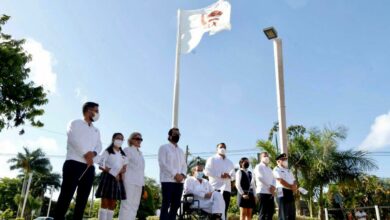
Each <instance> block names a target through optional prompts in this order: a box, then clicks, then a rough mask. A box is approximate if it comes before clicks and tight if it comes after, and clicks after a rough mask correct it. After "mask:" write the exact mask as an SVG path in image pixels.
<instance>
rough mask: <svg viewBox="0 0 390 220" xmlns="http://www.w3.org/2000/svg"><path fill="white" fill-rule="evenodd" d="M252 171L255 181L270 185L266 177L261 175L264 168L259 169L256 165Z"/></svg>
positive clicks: (266, 185)
mask: <svg viewBox="0 0 390 220" xmlns="http://www.w3.org/2000/svg"><path fill="white" fill-rule="evenodd" d="M254 173H255V178H256V180H257V181H259V182H261V184H263V186H265V187H270V185H269V184H268V183H267V181H266V178H265V177H264V175H263V174H264V170H263V169H261V167H260V166H256V168H255V171H254Z"/></svg>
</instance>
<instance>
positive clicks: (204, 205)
mask: <svg viewBox="0 0 390 220" xmlns="http://www.w3.org/2000/svg"><path fill="white" fill-rule="evenodd" d="M196 205H197V204H195V206H196ZM199 207H200V208H201V209H202V210H203V211H205V212H208V213H212V214H217V213H220V214H223V218H222V219H225V218H224V215H225V200H223V196H222V194H221V193H220V192H217V191H214V192H213V194H212V195H211V198H209V199H199Z"/></svg>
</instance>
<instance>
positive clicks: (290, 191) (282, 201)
mask: <svg viewBox="0 0 390 220" xmlns="http://www.w3.org/2000/svg"><path fill="white" fill-rule="evenodd" d="M276 162H277V164H278V166H277V167H275V168H274V171H273V174H274V177H275V179H276V189H277V190H276V191H277V192H276V194H277V201H278V207H279V220H295V201H294V193H295V192H296V191H297V183H296V181H295V178H294V175H293V174H292V172H291V171H290V170H289V169H288V162H287V155H286V154H285V153H283V154H280V155H279V156H277V157H276Z"/></svg>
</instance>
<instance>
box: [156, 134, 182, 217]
mask: <svg viewBox="0 0 390 220" xmlns="http://www.w3.org/2000/svg"><path fill="white" fill-rule="evenodd" d="M179 140H180V131H179V129H178V128H172V129H170V130H169V132H168V141H169V143H168V144H165V145H162V146H161V147H160V149H159V151H158V163H159V166H160V182H161V191H162V204H161V213H160V219H161V220H175V219H176V213H177V210H178V208H179V207H180V199H181V196H182V194H183V182H184V179H185V177H186V172H187V163H186V160H185V155H184V152H183V150H182V149H181V148H180V147H179V145H178V144H177V143H178V142H179ZM168 210H169V212H168Z"/></svg>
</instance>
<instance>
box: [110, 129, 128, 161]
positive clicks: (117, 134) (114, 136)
mask: <svg viewBox="0 0 390 220" xmlns="http://www.w3.org/2000/svg"><path fill="white" fill-rule="evenodd" d="M119 135H120V136H122V137H123V134H122V133H119V132H118V133H114V135H112V139H111V144H110V145H109V146H108V147H107V149H106V151H108V153H109V154H115V152H114V140H115V138H116V137H118V136H119ZM119 150H120V152H121V154H122V156H126V154H125V152H123V150H122V148H121V147H120V148H119Z"/></svg>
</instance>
